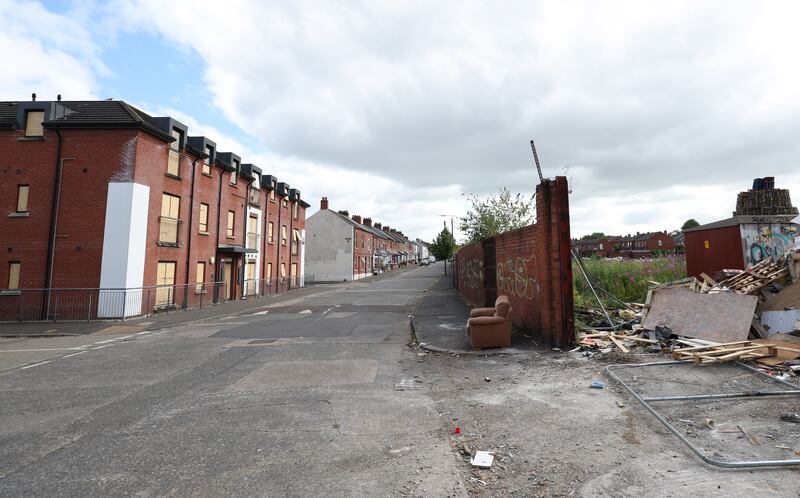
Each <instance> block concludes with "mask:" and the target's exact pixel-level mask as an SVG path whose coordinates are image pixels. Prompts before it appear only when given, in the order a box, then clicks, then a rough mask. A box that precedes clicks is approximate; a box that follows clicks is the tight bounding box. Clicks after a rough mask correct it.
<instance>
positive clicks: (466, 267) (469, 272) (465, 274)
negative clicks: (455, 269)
mask: <svg viewBox="0 0 800 498" xmlns="http://www.w3.org/2000/svg"><path fill="white" fill-rule="evenodd" d="M459 273H460V275H459V277H460V278H461V281H462V282H464V285H465V286H466V287H469V288H470V289H480V288H481V287H483V260H482V259H480V258H473V259H468V260H466V261H464V262H463V263H461V264H460V266H459Z"/></svg>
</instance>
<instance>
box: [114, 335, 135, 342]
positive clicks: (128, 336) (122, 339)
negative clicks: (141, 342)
mask: <svg viewBox="0 0 800 498" xmlns="http://www.w3.org/2000/svg"><path fill="white" fill-rule="evenodd" d="M131 337H133V334H131V335H126V336H123V337H120V338H118V339H117V340H118V341H124V340H125V339H130V338H131Z"/></svg>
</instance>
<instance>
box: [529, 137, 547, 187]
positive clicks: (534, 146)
mask: <svg viewBox="0 0 800 498" xmlns="http://www.w3.org/2000/svg"><path fill="white" fill-rule="evenodd" d="M531 150H532V151H533V160H534V161H536V171H538V172H539V183H544V176H542V167H541V166H540V165H539V154H537V153H536V145H534V144H533V140H531Z"/></svg>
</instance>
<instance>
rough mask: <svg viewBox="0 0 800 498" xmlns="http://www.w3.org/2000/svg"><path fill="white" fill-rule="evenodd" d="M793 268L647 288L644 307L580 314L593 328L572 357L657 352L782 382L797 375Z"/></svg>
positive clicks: (788, 264)
mask: <svg viewBox="0 0 800 498" xmlns="http://www.w3.org/2000/svg"><path fill="white" fill-rule="evenodd" d="M798 263H800V254H792V255H790V256H788V257H786V258H781V259H776V260H773V259H771V258H768V259H765V260H764V261H761V262H760V263H758V264H756V265H755V266H753V267H752V268H750V269H749V270H746V271H741V270H723V271H722V272H719V273H718V274H717V275H715V277H716V278H712V277H709V276H708V275H705V274H703V275H701V279H697V278H694V277H690V278H687V279H683V280H679V281H676V282H669V283H666V284H659V283H657V282H652V283H653V286H652V287H651V288H650V290H649V291H648V294H647V299H646V301H645V302H644V303H622V305H623V307H624V309H619V310H609V309H606V308H604V307H603V306H602V304H601V306H600V309H599V310H595V309H585V310H579V311H578V313H580V314H581V318H582V320H583V321H584V322H585V323H590V324H592V326H590V327H588V328H586V329H584V330H582V331H579V332H578V336H577V340H578V348H576V350H582V351H584V354H586V355H587V356H593V355H595V354H603V353H607V352H610V351H614V350H617V351H618V352H622V353H629V352H646V353H659V352H660V353H666V354H671V356H672V358H673V359H674V360H678V361H686V362H692V363H695V364H718V363H724V362H729V361H748V362H749V361H752V362H756V363H757V364H758V368H760V369H762V370H764V371H769V372H770V373H771V374H772V375H776V376H779V377H781V378H783V379H789V378H790V377H792V376H795V375H800V359H799V358H800V332H798V330H800V272H798V266H797V265H798ZM598 301H599V300H598ZM798 380H800V378H799V379H798Z"/></svg>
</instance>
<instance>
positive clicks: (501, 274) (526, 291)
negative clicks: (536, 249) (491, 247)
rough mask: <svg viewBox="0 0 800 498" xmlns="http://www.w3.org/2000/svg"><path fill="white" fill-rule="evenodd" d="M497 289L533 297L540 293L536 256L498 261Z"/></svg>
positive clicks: (515, 294)
mask: <svg viewBox="0 0 800 498" xmlns="http://www.w3.org/2000/svg"><path fill="white" fill-rule="evenodd" d="M497 289H498V291H499V292H501V293H506V294H510V295H512V296H516V297H524V298H526V299H533V296H535V295H536V294H538V293H539V282H538V280H537V278H536V258H535V257H534V256H531V257H529V258H527V259H526V258H509V259H507V260H506V261H498V263H497Z"/></svg>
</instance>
